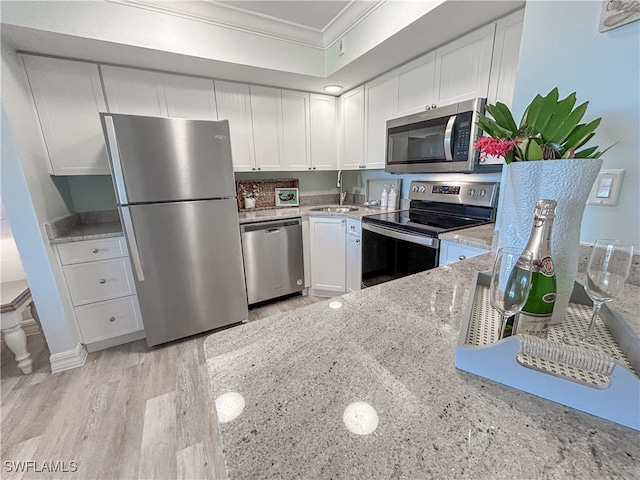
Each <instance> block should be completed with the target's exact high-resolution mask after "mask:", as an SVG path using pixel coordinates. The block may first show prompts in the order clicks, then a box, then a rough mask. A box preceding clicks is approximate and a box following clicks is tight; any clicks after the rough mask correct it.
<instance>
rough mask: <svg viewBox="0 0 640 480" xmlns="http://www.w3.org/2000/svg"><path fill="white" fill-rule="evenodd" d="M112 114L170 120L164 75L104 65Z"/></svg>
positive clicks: (104, 78)
mask: <svg viewBox="0 0 640 480" xmlns="http://www.w3.org/2000/svg"><path fill="white" fill-rule="evenodd" d="M100 69H101V70H102V80H103V81H104V91H105V93H106V95H107V102H108V103H109V112H111V113H127V114H131V115H149V116H152V117H167V116H168V113H167V102H166V100H165V97H164V86H163V83H162V74H160V73H157V72H150V71H147V70H136V69H133V68H121V67H112V66H109V65H101V66H100Z"/></svg>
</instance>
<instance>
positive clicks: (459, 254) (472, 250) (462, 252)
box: [439, 240, 489, 267]
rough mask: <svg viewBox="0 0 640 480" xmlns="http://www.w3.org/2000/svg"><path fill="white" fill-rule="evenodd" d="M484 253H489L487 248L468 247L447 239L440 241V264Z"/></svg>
mask: <svg viewBox="0 0 640 480" xmlns="http://www.w3.org/2000/svg"><path fill="white" fill-rule="evenodd" d="M484 253H489V249H484V248H477V247H470V246H469V245H462V244H460V243H455V242H449V241H447V240H441V241H440V262H439V263H440V265H439V266H441V267H442V266H443V265H448V264H450V263H454V262H460V261H462V260H465V259H467V258H472V257H477V256H478V255H482V254H484Z"/></svg>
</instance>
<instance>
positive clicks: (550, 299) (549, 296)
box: [542, 293, 556, 303]
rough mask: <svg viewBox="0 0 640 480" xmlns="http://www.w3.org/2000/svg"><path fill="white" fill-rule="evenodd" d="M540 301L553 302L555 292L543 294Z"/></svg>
mask: <svg viewBox="0 0 640 480" xmlns="http://www.w3.org/2000/svg"><path fill="white" fill-rule="evenodd" d="M542 301H543V302H544V303H553V302H555V301H556V294H555V293H547V294H546V295H544V296H543V297H542Z"/></svg>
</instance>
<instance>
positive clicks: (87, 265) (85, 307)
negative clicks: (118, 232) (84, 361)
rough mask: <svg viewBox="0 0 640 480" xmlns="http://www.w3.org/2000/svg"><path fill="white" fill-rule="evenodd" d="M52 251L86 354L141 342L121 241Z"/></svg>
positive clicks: (91, 242) (64, 246)
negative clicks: (65, 285)
mask: <svg viewBox="0 0 640 480" xmlns="http://www.w3.org/2000/svg"><path fill="white" fill-rule="evenodd" d="M57 251H58V258H59V259H60V263H61V265H62V269H63V271H64V276H65V280H66V283H67V288H68V291H69V296H70V298H71V302H72V303H73V306H74V311H75V314H76V320H77V321H78V327H79V329H80V333H81V335H82V341H83V343H84V344H85V345H87V348H88V349H89V351H95V350H99V349H102V348H108V347H111V346H114V345H119V344H121V343H126V342H129V341H132V340H136V339H139V338H144V331H143V325H142V317H141V315H140V307H139V305H138V297H137V296H136V290H135V283H134V280H133V274H132V271H131V262H130V260H129V257H128V256H127V247H126V244H125V239H124V237H116V238H109V239H99V240H86V241H82V242H73V243H66V244H61V245H58V247H57Z"/></svg>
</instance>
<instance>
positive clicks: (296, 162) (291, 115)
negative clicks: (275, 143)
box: [282, 90, 311, 170]
mask: <svg viewBox="0 0 640 480" xmlns="http://www.w3.org/2000/svg"><path fill="white" fill-rule="evenodd" d="M310 121H311V118H310V112H309V94H308V93H305V92H296V91H292V90H282V162H283V165H284V169H285V170H307V169H309V168H310V165H311V162H310V160H311V155H310V145H309V144H310V134H309V130H310Z"/></svg>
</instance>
